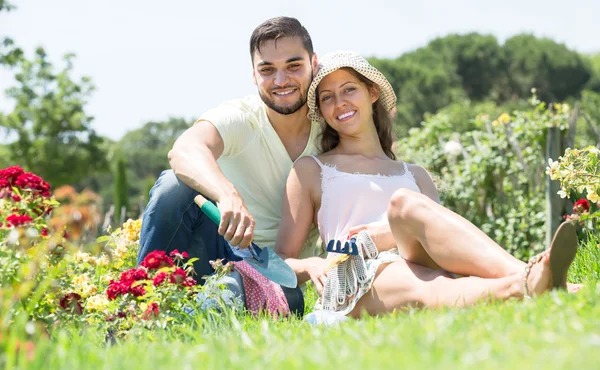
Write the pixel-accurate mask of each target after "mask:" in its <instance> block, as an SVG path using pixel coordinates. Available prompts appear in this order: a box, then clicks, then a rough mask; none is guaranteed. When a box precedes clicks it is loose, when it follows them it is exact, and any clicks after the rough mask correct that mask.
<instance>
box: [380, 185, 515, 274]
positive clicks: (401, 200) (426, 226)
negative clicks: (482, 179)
mask: <svg viewBox="0 0 600 370" xmlns="http://www.w3.org/2000/svg"><path fill="white" fill-rule="evenodd" d="M388 220H389V223H390V228H391V230H392V233H393V235H394V238H395V239H396V241H397V242H398V248H399V249H400V253H401V254H402V256H403V257H404V258H406V259H407V260H409V261H412V262H415V263H417V264H420V265H423V266H427V267H430V268H434V269H435V268H436V267H437V266H439V267H441V268H443V269H445V270H448V271H451V272H453V273H456V274H460V275H474V276H479V277H482V278H500V277H507V276H510V275H514V274H516V273H519V272H521V271H522V270H523V269H524V268H525V263H524V262H522V261H520V260H518V259H517V258H515V257H513V256H512V255H510V254H509V253H508V252H507V251H506V250H504V249H503V248H502V247H500V246H499V245H498V244H496V242H494V241H493V240H492V239H491V238H490V237H488V236H487V235H486V234H485V233H483V232H482V231H481V230H479V229H478V228H477V227H476V226H475V225H473V224H472V223H470V222H469V221H467V220H466V219H465V218H463V217H461V216H460V215H458V214H456V213H454V212H452V211H451V210H449V209H447V208H444V207H443V206H441V205H439V204H437V203H436V202H434V201H433V200H431V199H430V198H428V197H427V196H425V195H422V194H419V193H416V192H413V191H410V190H408V189H399V190H398V191H396V192H395V193H394V195H393V196H392V199H391V201H390V206H389V209H388Z"/></svg>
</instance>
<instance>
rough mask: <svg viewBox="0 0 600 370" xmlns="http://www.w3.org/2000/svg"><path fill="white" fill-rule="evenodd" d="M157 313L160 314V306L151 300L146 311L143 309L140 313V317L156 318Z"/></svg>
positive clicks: (146, 318)
mask: <svg viewBox="0 0 600 370" xmlns="http://www.w3.org/2000/svg"><path fill="white" fill-rule="evenodd" d="M159 314H160V308H159V306H158V303H156V302H152V303H151V304H150V305H149V306H148V308H147V309H146V311H144V313H143V314H142V319H143V320H151V319H157V318H158V315H159Z"/></svg>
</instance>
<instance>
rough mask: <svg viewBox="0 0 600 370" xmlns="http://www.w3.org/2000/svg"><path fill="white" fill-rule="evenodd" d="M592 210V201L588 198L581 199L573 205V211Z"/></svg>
mask: <svg viewBox="0 0 600 370" xmlns="http://www.w3.org/2000/svg"><path fill="white" fill-rule="evenodd" d="M589 210H590V203H588V201H587V199H579V200H578V201H577V202H575V204H574V205H573V212H578V213H584V212H587V211H589Z"/></svg>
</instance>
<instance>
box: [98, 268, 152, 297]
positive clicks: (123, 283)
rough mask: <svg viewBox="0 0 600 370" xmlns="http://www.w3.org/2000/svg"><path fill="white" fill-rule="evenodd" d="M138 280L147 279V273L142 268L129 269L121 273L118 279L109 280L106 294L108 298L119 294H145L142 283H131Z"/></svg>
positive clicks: (137, 295)
mask: <svg viewBox="0 0 600 370" xmlns="http://www.w3.org/2000/svg"><path fill="white" fill-rule="evenodd" d="M139 280H148V273H147V272H146V271H145V270H143V269H136V268H134V269H130V270H127V271H124V272H122V273H121V278H120V279H119V281H114V280H111V281H110V283H109V285H108V289H106V295H107V296H108V299H110V300H113V299H116V298H117V297H118V296H120V295H125V294H127V293H131V294H132V295H134V296H136V297H140V296H143V295H145V294H146V290H145V289H144V287H143V286H142V285H136V286H133V283H134V282H136V281H139Z"/></svg>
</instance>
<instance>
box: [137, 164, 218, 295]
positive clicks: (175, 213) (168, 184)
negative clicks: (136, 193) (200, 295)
mask: <svg viewBox="0 0 600 370" xmlns="http://www.w3.org/2000/svg"><path fill="white" fill-rule="evenodd" d="M198 194H199V193H198V192H197V191H195V190H194V189H192V188H190V187H189V186H187V185H186V184H184V183H183V182H182V181H181V180H179V178H177V176H175V173H174V172H173V171H172V170H168V171H163V172H162V173H161V174H160V176H159V178H158V180H156V183H155V184H154V186H153V187H152V189H151V190H150V201H149V202H148V205H147V206H146V210H145V211H144V218H143V220H142V230H141V233H140V250H139V252H138V259H137V263H138V264H140V263H141V262H142V261H143V260H144V258H145V257H146V255H148V253H150V252H152V251H155V250H163V251H165V252H167V254H169V253H170V252H171V251H173V250H175V249H177V250H179V252H187V253H188V254H189V256H190V258H193V257H197V258H198V260H197V261H196V262H194V271H196V274H197V275H196V276H195V279H196V280H197V281H198V282H199V283H201V284H203V283H204V280H203V279H202V277H203V276H206V275H210V274H212V273H214V269H213V268H212V266H211V265H210V263H209V262H208V261H214V260H217V259H219V258H225V256H226V255H227V254H226V249H225V248H228V244H227V242H226V241H225V239H223V237H222V236H221V235H219V233H218V232H217V229H218V226H217V225H215V223H213V222H212V221H211V220H210V219H209V218H208V217H207V216H206V215H205V214H204V213H203V212H202V211H201V210H200V207H198V205H196V203H194V197H195V196H196V195H198Z"/></svg>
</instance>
